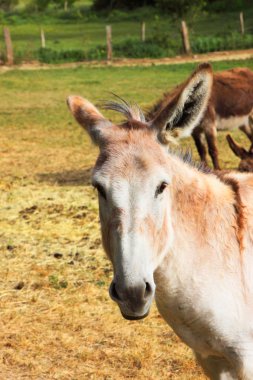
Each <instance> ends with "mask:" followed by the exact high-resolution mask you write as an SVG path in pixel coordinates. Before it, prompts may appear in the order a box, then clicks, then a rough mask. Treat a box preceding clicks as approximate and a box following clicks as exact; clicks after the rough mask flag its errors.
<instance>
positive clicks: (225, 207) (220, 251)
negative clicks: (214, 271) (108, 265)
mask: <svg viewBox="0 0 253 380" xmlns="http://www.w3.org/2000/svg"><path fill="white" fill-rule="evenodd" d="M173 172H174V178H173V185H172V221H173V230H174V244H173V247H174V248H173V249H174V250H175V254H177V255H180V254H181V253H182V252H183V254H187V253H188V255H192V256H194V255H197V256H198V258H199V259H201V257H202V256H203V255H204V256H206V255H212V256H214V255H215V256H218V257H220V258H221V259H223V256H224V254H226V252H227V251H228V247H232V248H233V249H235V250H238V239H237V235H236V228H237V226H236V225H235V224H236V221H237V220H236V215H235V206H236V197H235V193H234V191H233V189H232V188H231V186H229V185H227V184H225V183H224V182H222V181H221V180H220V179H219V178H218V177H216V176H215V175H214V174H205V173H202V172H200V171H198V170H197V169H195V168H192V167H190V166H189V165H188V164H185V163H183V162H182V161H181V160H180V159H177V158H175V162H173Z"/></svg>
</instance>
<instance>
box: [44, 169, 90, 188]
mask: <svg viewBox="0 0 253 380" xmlns="http://www.w3.org/2000/svg"><path fill="white" fill-rule="evenodd" d="M91 173H92V168H89V169H82V170H65V171H62V172H56V173H40V174H38V175H37V179H38V180H39V182H46V183H49V184H50V185H55V184H57V185H60V186H88V185H90V184H91Z"/></svg>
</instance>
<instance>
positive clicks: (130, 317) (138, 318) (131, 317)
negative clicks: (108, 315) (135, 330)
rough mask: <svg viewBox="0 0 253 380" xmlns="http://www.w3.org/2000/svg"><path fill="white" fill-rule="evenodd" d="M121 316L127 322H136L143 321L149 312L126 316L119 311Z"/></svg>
mask: <svg viewBox="0 0 253 380" xmlns="http://www.w3.org/2000/svg"><path fill="white" fill-rule="evenodd" d="M121 314H122V316H123V317H124V318H125V319H127V320H128V321H138V320H140V319H144V318H146V317H147V316H148V315H149V310H148V311H147V312H146V313H145V314H143V315H127V314H125V313H123V311H121Z"/></svg>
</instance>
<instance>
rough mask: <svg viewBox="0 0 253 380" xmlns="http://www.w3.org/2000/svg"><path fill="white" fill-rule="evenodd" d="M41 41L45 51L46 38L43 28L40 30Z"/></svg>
mask: <svg viewBox="0 0 253 380" xmlns="http://www.w3.org/2000/svg"><path fill="white" fill-rule="evenodd" d="M40 39H41V47H42V48H43V49H44V48H45V47H46V38H45V33H44V30H43V29H42V28H41V29H40Z"/></svg>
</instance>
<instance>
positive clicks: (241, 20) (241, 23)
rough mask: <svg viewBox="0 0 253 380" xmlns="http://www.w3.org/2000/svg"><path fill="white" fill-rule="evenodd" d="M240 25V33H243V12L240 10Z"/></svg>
mask: <svg viewBox="0 0 253 380" xmlns="http://www.w3.org/2000/svg"><path fill="white" fill-rule="evenodd" d="M240 25H241V34H244V18H243V12H240Z"/></svg>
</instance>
